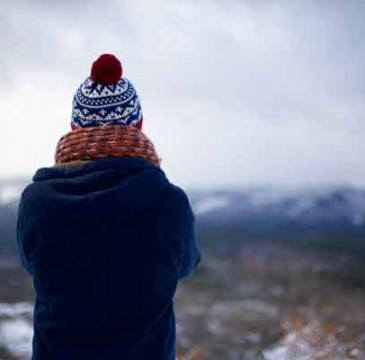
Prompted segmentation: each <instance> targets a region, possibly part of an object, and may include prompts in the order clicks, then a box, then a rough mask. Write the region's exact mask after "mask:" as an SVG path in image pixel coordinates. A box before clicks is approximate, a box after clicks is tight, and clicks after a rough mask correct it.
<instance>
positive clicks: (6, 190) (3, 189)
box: [0, 181, 25, 205]
mask: <svg viewBox="0 0 365 360" xmlns="http://www.w3.org/2000/svg"><path fill="white" fill-rule="evenodd" d="M24 187H25V182H23V181H21V182H11V181H8V182H2V183H1V182H0V205H5V204H9V203H12V202H15V201H17V200H18V199H19V198H20V195H21V193H22V191H23V189H24Z"/></svg>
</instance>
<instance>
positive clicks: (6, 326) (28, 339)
mask: <svg viewBox="0 0 365 360" xmlns="http://www.w3.org/2000/svg"><path fill="white" fill-rule="evenodd" d="M32 338H33V328H32V326H31V324H30V323H29V322H28V321H27V320H25V319H20V318H19V319H18V318H16V319H13V320H6V321H3V322H2V323H1V324H0V345H2V346H3V347H4V348H6V349H7V350H8V351H9V352H10V353H11V354H12V355H14V356H16V357H17V358H18V359H29V357H30V356H31V351H32V350H31V349H32Z"/></svg>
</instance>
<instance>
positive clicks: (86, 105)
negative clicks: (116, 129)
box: [71, 54, 143, 129]
mask: <svg viewBox="0 0 365 360" xmlns="http://www.w3.org/2000/svg"><path fill="white" fill-rule="evenodd" d="M122 75H123V69H122V64H121V63H120V61H119V60H118V59H117V58H116V57H115V56H114V55H111V54H104V55H101V56H100V57H99V58H98V59H97V60H96V61H95V62H94V63H93V66H92V68H91V73H90V76H89V77H88V78H87V79H86V80H85V81H84V82H83V83H82V84H81V85H80V87H79V88H78V89H77V92H76V94H75V96H74V99H73V105H72V120H71V127H72V129H78V128H84V127H90V126H100V125H133V126H136V127H138V128H139V129H141V127H142V122H143V116H142V111H141V103H140V101H139V98H138V95H137V92H136V90H135V88H134V87H133V85H132V83H131V82H130V81H129V80H128V79H126V78H123V77H122Z"/></svg>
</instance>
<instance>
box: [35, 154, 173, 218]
mask: <svg viewBox="0 0 365 360" xmlns="http://www.w3.org/2000/svg"><path fill="white" fill-rule="evenodd" d="M168 185H169V181H168V179H167V178H166V175H165V173H164V172H163V171H162V170H161V169H160V168H159V167H157V166H155V165H153V164H151V163H149V162H147V161H145V160H143V159H141V158H127V157H118V158H103V159H98V160H95V161H91V162H88V163H85V164H79V165H75V166H72V167H57V166H55V167H45V168H40V169H39V170H37V172H36V173H35V175H34V176H33V186H34V192H35V196H36V197H37V198H38V199H39V200H40V201H41V202H42V203H43V204H44V205H45V207H46V208H47V210H50V211H52V212H53V214H55V215H58V216H67V217H72V218H76V219H78V220H80V221H82V218H85V216H81V215H83V214H85V213H87V216H86V218H87V220H88V221H89V220H90V218H97V219H99V220H100V219H102V218H105V217H107V218H108V219H111V218H117V219H118V220H122V219H127V218H129V217H131V216H133V215H136V214H137V213H138V212H140V211H142V209H143V208H144V207H145V206H147V205H148V204H149V203H151V202H153V201H154V200H155V199H156V198H157V197H158V196H159V195H160V194H161V193H162V191H163V190H164V189H165V188H166V187H167V186H168Z"/></svg>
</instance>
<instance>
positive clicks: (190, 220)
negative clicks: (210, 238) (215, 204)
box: [178, 197, 201, 280]
mask: <svg viewBox="0 0 365 360" xmlns="http://www.w3.org/2000/svg"><path fill="white" fill-rule="evenodd" d="M180 241H181V248H182V251H183V256H182V260H181V263H180V267H179V272H178V275H179V280H181V279H184V278H186V277H187V276H189V275H190V274H191V273H192V272H193V271H194V269H195V268H196V267H197V265H198V264H199V262H200V259H201V255H200V249H199V246H198V244H197V242H196V232H195V216H194V214H193V211H192V209H191V206H190V203H189V200H188V198H187V197H186V208H185V211H184V217H183V219H182V223H181V224H180Z"/></svg>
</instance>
